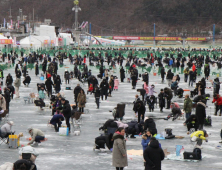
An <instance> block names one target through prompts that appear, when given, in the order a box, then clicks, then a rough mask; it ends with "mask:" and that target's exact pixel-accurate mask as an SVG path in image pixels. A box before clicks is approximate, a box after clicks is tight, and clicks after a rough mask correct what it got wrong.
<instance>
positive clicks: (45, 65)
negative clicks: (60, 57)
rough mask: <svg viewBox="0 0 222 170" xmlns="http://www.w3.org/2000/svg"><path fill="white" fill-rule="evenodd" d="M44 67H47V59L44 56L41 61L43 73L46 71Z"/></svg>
mask: <svg viewBox="0 0 222 170" xmlns="http://www.w3.org/2000/svg"><path fill="white" fill-rule="evenodd" d="M46 67H47V59H46V58H45V59H44V61H43V63H42V72H43V73H44V74H45V72H46Z"/></svg>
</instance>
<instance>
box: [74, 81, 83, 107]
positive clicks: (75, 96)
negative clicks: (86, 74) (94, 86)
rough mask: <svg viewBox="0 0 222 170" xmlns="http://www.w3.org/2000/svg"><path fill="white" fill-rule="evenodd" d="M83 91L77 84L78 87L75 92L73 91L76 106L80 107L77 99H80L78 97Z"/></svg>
mask: <svg viewBox="0 0 222 170" xmlns="http://www.w3.org/2000/svg"><path fill="white" fill-rule="evenodd" d="M81 90H82V88H81V87H80V84H77V86H76V87H75V89H74V91H73V93H74V98H75V103H76V106H78V102H77V98H78V95H79V93H80V91H81Z"/></svg>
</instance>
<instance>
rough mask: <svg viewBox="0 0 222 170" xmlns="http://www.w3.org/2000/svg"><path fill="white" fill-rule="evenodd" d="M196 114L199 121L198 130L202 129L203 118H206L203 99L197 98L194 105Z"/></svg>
mask: <svg viewBox="0 0 222 170" xmlns="http://www.w3.org/2000/svg"><path fill="white" fill-rule="evenodd" d="M196 116H197V120H198V122H199V128H198V129H199V130H202V129H203V124H204V120H205V119H206V104H205V103H204V101H203V100H199V102H198V103H197V106H196Z"/></svg>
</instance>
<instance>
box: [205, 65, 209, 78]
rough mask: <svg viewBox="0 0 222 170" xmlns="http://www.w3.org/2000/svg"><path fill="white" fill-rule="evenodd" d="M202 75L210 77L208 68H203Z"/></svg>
mask: <svg viewBox="0 0 222 170" xmlns="http://www.w3.org/2000/svg"><path fill="white" fill-rule="evenodd" d="M204 74H205V76H206V77H208V76H209V75H210V68H209V67H205V68H204Z"/></svg>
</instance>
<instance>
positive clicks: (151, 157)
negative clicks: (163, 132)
mask: <svg viewBox="0 0 222 170" xmlns="http://www.w3.org/2000/svg"><path fill="white" fill-rule="evenodd" d="M164 157H165V155H164V152H163V150H162V149H161V148H160V147H159V142H158V140H156V138H154V137H152V138H151V139H150V143H149V145H148V147H147V148H146V149H145V150H144V152H143V158H144V160H145V170H161V161H162V160H163V159H164Z"/></svg>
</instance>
